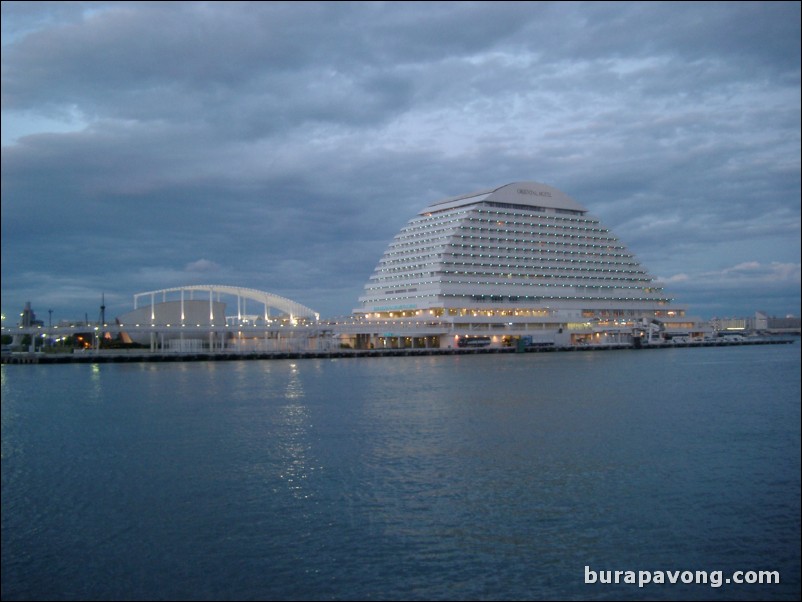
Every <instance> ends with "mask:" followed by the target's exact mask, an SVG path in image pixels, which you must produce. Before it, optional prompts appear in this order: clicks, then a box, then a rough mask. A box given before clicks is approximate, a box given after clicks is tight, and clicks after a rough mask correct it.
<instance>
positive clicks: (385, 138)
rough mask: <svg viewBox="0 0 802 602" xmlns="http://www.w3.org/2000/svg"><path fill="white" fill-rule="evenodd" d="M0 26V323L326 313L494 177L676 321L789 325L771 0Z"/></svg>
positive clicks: (785, 170)
mask: <svg viewBox="0 0 802 602" xmlns="http://www.w3.org/2000/svg"><path fill="white" fill-rule="evenodd" d="M2 6H3V55H2V60H3V90H2V96H3V133H4V146H3V157H2V161H3V165H2V167H3V172H2V197H3V203H2V218H3V219H2V287H3V310H4V312H5V313H6V315H14V314H15V313H16V312H17V309H18V307H21V305H22V304H23V303H24V302H25V301H27V300H31V301H33V302H34V305H35V306H37V305H39V306H40V307H41V305H40V304H47V305H53V306H56V307H58V308H59V310H60V311H61V312H63V313H65V314H69V313H74V314H75V313H77V314H78V315H82V314H83V312H84V311H86V309H85V308H86V307H87V306H88V307H93V306H94V305H93V304H96V299H97V298H99V296H100V294H101V292H102V291H105V292H106V294H107V304H108V305H109V306H110V308H111V307H112V304H119V311H118V313H121V312H123V311H126V310H127V309H129V306H130V298H131V295H132V294H133V293H135V292H138V291H141V290H152V289H156V288H160V287H169V286H178V285H182V284H192V283H195V284H197V283H203V282H206V280H207V279H208V277H209V276H210V275H214V276H219V277H220V278H224V279H225V280H226V281H227V283H230V284H239V285H242V286H249V287H253V288H261V289H266V290H270V291H272V292H275V293H277V294H280V295H283V296H287V297H290V298H293V299H296V300H298V301H299V302H301V303H303V304H305V305H308V306H310V307H313V308H315V309H317V310H318V311H321V312H322V313H323V314H324V315H336V314H343V313H348V312H350V310H351V309H352V308H353V307H354V306H355V304H356V299H357V297H358V296H359V294H360V293H361V288H362V286H363V284H364V282H365V281H366V279H367V277H368V276H369V275H370V272H371V271H372V269H373V267H374V265H375V264H376V262H377V261H378V259H379V257H380V255H381V253H382V251H383V250H384V247H385V246H386V244H387V243H388V242H389V240H390V239H391V238H392V236H393V235H394V234H395V233H396V232H397V231H398V229H399V228H400V227H401V226H402V225H403V224H404V223H405V222H406V221H407V220H408V219H410V218H411V217H412V216H413V215H414V214H415V213H416V212H417V211H418V210H420V209H421V208H422V207H423V206H425V205H426V204H428V203H429V202H430V201H432V200H435V199H437V198H440V197H444V196H450V195H454V194H460V193H463V192H468V191H471V190H476V189H481V188H486V187H490V186H495V185H500V184H504V183H507V182H510V181H514V180H539V181H543V182H546V183H549V184H551V185H554V186H556V187H557V188H559V189H561V190H564V191H566V192H567V193H568V194H569V195H571V196H573V197H574V198H576V199H577V200H578V201H579V202H580V203H582V204H583V205H585V206H586V207H587V208H588V209H589V210H590V211H591V213H592V214H594V215H596V216H598V217H599V218H601V219H602V221H603V222H604V223H606V224H607V225H608V226H609V227H610V228H611V229H612V230H613V231H614V232H615V233H616V234H617V235H618V236H620V237H621V239H622V240H623V241H624V242H625V243H627V244H629V245H630V246H631V248H632V249H633V251H635V252H636V253H637V255H638V257H639V258H640V259H641V260H642V261H643V263H644V264H645V265H646V266H647V267H648V268H649V269H650V270H651V271H652V273H654V274H659V275H661V276H662V277H664V278H666V279H667V286H668V287H669V291H670V292H671V293H673V294H674V296H675V297H678V298H679V300H680V301H682V302H684V303H687V304H688V305H689V306H690V309H691V312H692V313H694V310H698V311H697V312H695V313H700V314H703V315H713V314H716V315H722V314H726V313H736V312H737V313H748V312H750V311H753V310H755V309H762V310H766V311H770V312H775V313H778V314H784V313H787V312H794V313H798V312H799V305H800V302H799V277H798V265H799V255H800V246H799V237H800V232H799V213H800V211H799V208H800V206H799V198H800V177H799V174H800V150H799V149H800V142H799V131H800V117H799V104H800V92H799V89H800V85H799V84H800V59H799V57H800V45H799V38H800V31H799V29H800V27H799V21H800V9H799V4H798V3H793V2H788V3H783V2H779V3H679V4H678V3H640V4H639V3H617V4H607V3H576V4H574V3H571V4H568V3H528V2H511V3H503V2H494V3H458V2H443V3H436V2H435V3H387V4H381V3H380V4H367V3H329V2H323V3H273V2H271V3H216V2H213V3H192V2H179V3H169V2H159V3H140V2H134V3H129V2H110V3H89V4H83V3H17V2H10V3H5V2H4V3H3V5H2ZM738 265H742V266H750V265H751V266H757V272H760V271H762V272H763V274H764V275H765V278H766V279H769V280H770V282H771V285H770V286H769V285H768V284H767V282H768V281H767V280H761V279H760V278H759V277H757V276H758V275H754V276H755V277H754V278H751V277H750V278H740V277H739V278H735V276H734V274H736V272H727V270H732V269H734V266H738ZM777 266H797V271H796V272H794V270H793V269H788V270H786V269H780V268H779V267H777ZM212 268H214V269H216V270H217V271H213V272H209V271H205V270H210V269H212ZM738 273H740V272H738ZM680 274H684V277H681V278H680V277H678V275H680ZM714 275H718V276H714Z"/></svg>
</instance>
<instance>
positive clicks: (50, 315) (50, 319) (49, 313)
mask: <svg viewBox="0 0 802 602" xmlns="http://www.w3.org/2000/svg"><path fill="white" fill-rule="evenodd" d="M52 331H53V310H52V309H48V310H47V346H48V347H52V346H53V345H52V343H53V342H52V340H51V339H50V336H51V333H52Z"/></svg>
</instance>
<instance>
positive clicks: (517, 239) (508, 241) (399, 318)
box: [354, 182, 701, 347]
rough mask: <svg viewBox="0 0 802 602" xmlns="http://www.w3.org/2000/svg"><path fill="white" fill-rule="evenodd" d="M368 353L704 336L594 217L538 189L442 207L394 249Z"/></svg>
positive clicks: (364, 308)
mask: <svg viewBox="0 0 802 602" xmlns="http://www.w3.org/2000/svg"><path fill="white" fill-rule="evenodd" d="M359 303H360V307H359V308H358V309H356V310H355V311H354V313H355V315H356V316H357V317H359V318H360V321H361V322H362V325H363V327H365V326H368V325H369V324H370V323H374V324H375V328H367V330H365V329H363V330H362V332H366V331H372V332H373V333H374V334H371V335H364V334H363V335H361V336H360V340H357V341H355V343H357V345H358V346H360V347H363V346H393V347H396V346H406V347H419V346H426V347H454V346H466V345H467V346H474V345H475V346H481V345H488V344H489V345H512V344H519V345H520V344H521V342H525V343H526V344H531V345H578V344H579V345H581V344H600V343H609V344H631V343H633V342H639V341H636V339H640V338H641V337H643V336H648V337H649V338H651V337H652V336H654V337H661V338H668V337H671V336H679V335H682V336H694V335H697V334H701V328H700V324H699V323H698V321H697V320H693V319H690V318H686V317H685V308H684V307H681V306H677V305H674V304H673V303H672V299H670V298H669V297H668V295H667V294H666V293H665V292H664V291H663V289H662V288H661V287H660V286H659V285H657V284H656V283H655V280H654V278H653V277H652V276H651V275H650V274H649V273H648V272H647V271H646V269H645V268H644V267H643V266H641V265H640V263H639V262H638V260H637V259H636V258H635V257H634V256H633V254H632V253H630V252H629V251H628V250H627V248H626V246H625V245H624V244H623V243H622V242H621V241H619V239H618V238H617V237H616V236H615V235H614V234H612V233H611V232H610V231H609V230H608V229H607V228H605V227H604V225H603V224H601V223H600V222H599V220H598V219H596V218H594V217H592V216H590V215H588V211H587V209H585V208H584V207H583V206H582V205H580V204H579V203H577V202H576V201H575V200H573V199H572V198H570V197H569V196H567V195H566V194H564V193H563V192H561V191H559V190H557V189H556V188H553V187H551V186H547V185H544V184H540V183H536V182H514V183H512V184H507V185H505V186H501V187H499V188H494V189H490V190H483V191H480V192H474V193H472V194H467V195H461V196H456V197H451V198H447V199H443V200H440V201H437V202H434V203H432V204H431V205H429V206H428V207H426V208H425V209H423V210H422V211H421V212H420V213H419V214H418V215H417V216H416V217H414V218H413V219H411V220H410V221H409V222H408V223H407V225H406V226H404V227H403V228H402V229H401V231H400V232H399V233H398V234H397V235H396V237H395V238H394V239H393V241H392V242H391V243H390V245H389V246H388V247H387V250H386V251H385V252H384V255H383V256H382V258H381V260H380V261H379V263H378V265H377V266H376V269H375V270H374V272H373V274H372V275H371V277H370V279H369V281H368V283H367V284H366V285H365V290H364V294H363V295H362V296H361V297H360V298H359Z"/></svg>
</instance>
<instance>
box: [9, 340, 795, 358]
mask: <svg viewBox="0 0 802 602" xmlns="http://www.w3.org/2000/svg"><path fill="white" fill-rule="evenodd" d="M794 342H795V339H785V338H783V339H755V340H748V339H747V340H742V341H726V340H716V341H692V342H687V343H663V344H654V343H652V344H647V345H643V346H642V347H634V346H633V345H572V346H569V347H534V348H530V349H524V350H519V349H516V348H515V347H481V348H468V349H466V348H455V349H441V348H414V349H413V348H404V349H337V350H331V351H270V352H265V351H233V350H232V351H227V350H222V351H214V352H197V351H191V352H184V351H166V352H165V351H156V352H154V351H147V350H140V349H136V350H128V351H120V350H100V351H84V352H78V353H41V352H39V353H29V352H17V353H9V354H4V355H3V356H2V362H0V363H3V364H103V363H135V362H136V363H151V362H222V361H240V360H282V359H340V358H357V357H362V358H364V357H402V356H403V357H407V356H427V355H481V354H499V353H560V352H588V351H618V350H637V351H643V350H649V349H675V348H678V347H736V346H740V345H784V344H790V343H794Z"/></svg>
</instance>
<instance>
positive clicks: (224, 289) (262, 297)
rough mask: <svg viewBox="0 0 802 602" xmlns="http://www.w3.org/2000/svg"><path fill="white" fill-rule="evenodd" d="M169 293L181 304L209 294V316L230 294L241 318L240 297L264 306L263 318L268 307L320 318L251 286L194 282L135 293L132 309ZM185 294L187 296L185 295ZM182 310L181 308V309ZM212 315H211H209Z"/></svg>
mask: <svg viewBox="0 0 802 602" xmlns="http://www.w3.org/2000/svg"><path fill="white" fill-rule="evenodd" d="M169 293H180V295H181V303H182V304H183V303H184V301H185V300H190V301H191V300H198V299H197V298H196V297H195V293H204V294H208V295H209V313H210V316H211V314H212V304H213V303H214V301H215V297H216V300H218V301H219V300H220V296H221V295H232V296H234V297H236V298H237V318H238V319H241V318H242V310H243V305H244V304H243V303H242V299H250V300H251V301H256V302H257V303H260V304H262V305H263V306H264V318H265V320H266V321H267V320H269V319H270V308H271V307H272V308H274V309H277V310H279V311H280V312H282V313H285V314H287V315H289V316H290V319H297V318H307V319H310V320H315V321H317V320H318V319H320V314H318V313H317V312H316V311H314V310H313V309H310V308H308V307H306V306H305V305H301V304H300V303H297V302H296V301H293V300H292V299H287V298H286V297H280V296H279V295H274V294H273V293H268V292H266V291H260V290H256V289H252V288H243V287H240V286H225V285H221V284H196V285H191V286H179V287H174V288H163V289H160V290H156V291H147V292H144V293H136V294H135V295H134V309H137V307H138V306H139V304H140V303H139V302H140V299H142V298H143V297H144V298H149V299H150V305H151V307H154V306H155V304H156V303H157V297H158V296H161V301H166V300H167V295H168V294H169ZM187 294H188V295H189V297H187ZM182 312H183V310H182ZM211 317H213V316H211Z"/></svg>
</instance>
